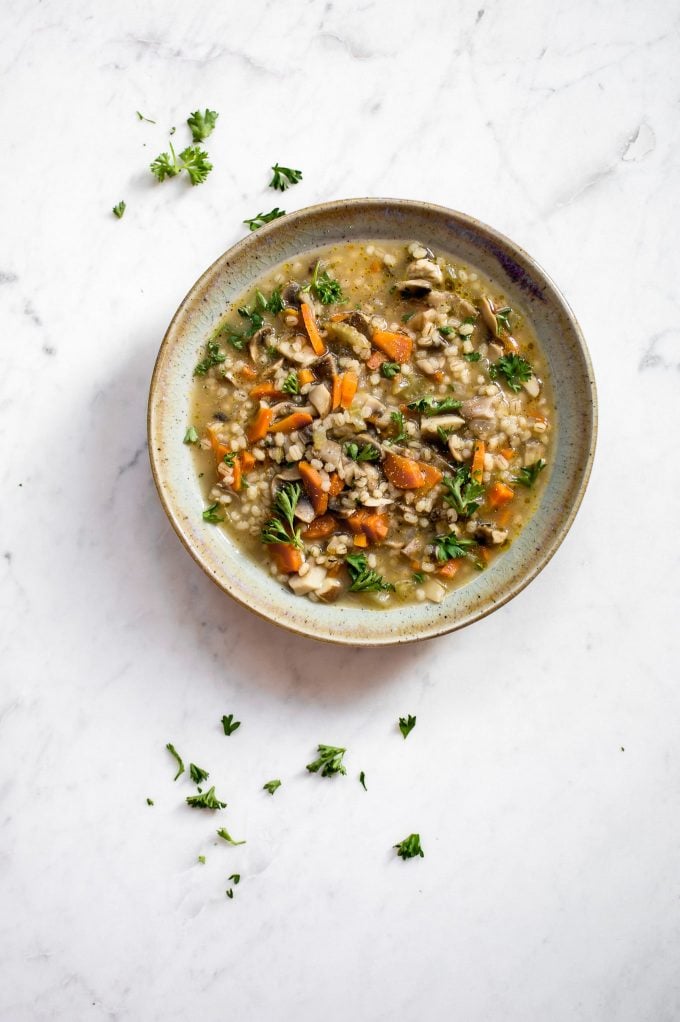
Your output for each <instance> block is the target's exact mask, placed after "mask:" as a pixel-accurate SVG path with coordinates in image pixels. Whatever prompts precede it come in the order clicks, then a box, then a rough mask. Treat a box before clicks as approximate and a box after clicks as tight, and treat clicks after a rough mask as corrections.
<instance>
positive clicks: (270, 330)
mask: <svg viewBox="0 0 680 1022" xmlns="http://www.w3.org/2000/svg"><path fill="white" fill-rule="evenodd" d="M273 338H274V327H273V326H261V327H260V329H259V330H256V331H255V333H254V334H253V336H252V337H251V338H250V344H249V345H248V351H249V352H250V357H251V358H252V360H253V362H256V363H257V362H261V361H263V360H264V359H265V358H266V357H267V353H266V350H265V349H266V348H267V346H268V345H270V344H272V343H273Z"/></svg>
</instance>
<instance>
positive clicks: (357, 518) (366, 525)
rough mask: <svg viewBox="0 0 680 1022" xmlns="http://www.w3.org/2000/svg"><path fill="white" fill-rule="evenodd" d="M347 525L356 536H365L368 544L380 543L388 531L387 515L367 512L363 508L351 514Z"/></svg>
mask: <svg viewBox="0 0 680 1022" xmlns="http://www.w3.org/2000/svg"><path fill="white" fill-rule="evenodd" d="M347 525H348V526H349V528H350V530H351V531H352V532H353V533H355V535H356V536H365V537H366V540H367V542H369V543H382V541H383V540H384V539H385V538H386V536H387V533H388V531H389V519H388V517H387V515H385V514H379V513H378V512H377V511H373V512H371V511H367V510H366V509H365V508H362V509H361V510H360V511H355V512H354V514H351V515H350V516H349V518H348V519H347ZM363 545H365V544H363Z"/></svg>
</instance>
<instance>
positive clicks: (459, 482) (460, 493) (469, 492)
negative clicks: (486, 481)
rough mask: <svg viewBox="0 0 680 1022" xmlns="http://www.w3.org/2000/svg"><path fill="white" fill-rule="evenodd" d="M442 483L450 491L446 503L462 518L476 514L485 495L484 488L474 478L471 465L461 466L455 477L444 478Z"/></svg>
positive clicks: (445, 499)
mask: <svg viewBox="0 0 680 1022" xmlns="http://www.w3.org/2000/svg"><path fill="white" fill-rule="evenodd" d="M442 483H443V485H444V486H445V487H446V489H447V490H448V493H445V494H444V501H445V502H446V503H447V504H448V505H449V506H450V507H453V508H455V509H456V511H457V512H458V514H459V515H460V516H461V517H462V518H469V517H470V515H473V514H474V513H475V511H476V510H477V508H478V507H479V505H480V503H481V498H482V497H483V495H484V487H483V486H482V484H481V483H478V482H475V480H474V479H473V478H472V476H471V474H470V466H469V465H461V466H460V468H458V469H456V472H455V474H454V475H453V476H444V478H443V479H442Z"/></svg>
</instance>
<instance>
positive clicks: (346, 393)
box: [340, 369, 359, 408]
mask: <svg viewBox="0 0 680 1022" xmlns="http://www.w3.org/2000/svg"><path fill="white" fill-rule="evenodd" d="M358 386H359V377H358V376H357V374H356V373H354V372H352V370H351V369H348V370H347V372H346V373H343V374H342V377H341V383H340V404H341V405H342V407H343V408H349V406H350V405H351V404H352V401H353V400H354V395H355V394H356V392H357V387H358Z"/></svg>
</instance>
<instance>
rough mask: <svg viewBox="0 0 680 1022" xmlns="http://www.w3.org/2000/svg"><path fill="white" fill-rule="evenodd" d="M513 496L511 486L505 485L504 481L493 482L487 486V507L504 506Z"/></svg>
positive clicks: (513, 492)
mask: <svg viewBox="0 0 680 1022" xmlns="http://www.w3.org/2000/svg"><path fill="white" fill-rule="evenodd" d="M514 496H515V491H514V490H513V489H512V487H511V486H506V484H505V483H501V482H495V483H492V485H491V486H490V487H489V492H488V494H487V498H486V499H487V501H488V503H489V507H494V508H495V507H505V505H506V504H509V503H510V501H511V500H512V498H513V497H514Z"/></svg>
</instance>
